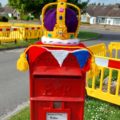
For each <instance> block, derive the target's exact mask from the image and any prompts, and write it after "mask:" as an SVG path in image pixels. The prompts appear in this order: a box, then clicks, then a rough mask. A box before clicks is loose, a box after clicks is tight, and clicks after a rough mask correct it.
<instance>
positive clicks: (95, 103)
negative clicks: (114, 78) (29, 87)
mask: <svg viewBox="0 0 120 120" xmlns="http://www.w3.org/2000/svg"><path fill="white" fill-rule="evenodd" d="M29 116H30V113H29V108H26V109H24V110H23V111H21V112H20V113H18V114H17V115H15V116H13V117H12V118H11V119H9V120H30V117H29ZM85 120H120V107H119V106H115V105H112V104H109V103H106V102H103V101H100V100H97V99H94V98H90V97H87V98H86V102H85Z"/></svg>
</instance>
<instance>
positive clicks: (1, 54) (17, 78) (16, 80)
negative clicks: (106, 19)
mask: <svg viewBox="0 0 120 120" xmlns="http://www.w3.org/2000/svg"><path fill="white" fill-rule="evenodd" d="M83 30H84V29H83ZM99 32H100V33H101V34H102V37H101V38H100V39H98V40H91V41H86V42H84V43H85V44H86V45H87V46H89V45H93V44H97V43H101V42H104V43H106V45H108V44H109V42H110V41H120V34H118V33H113V32H112V33H109V32H107V31H106V32H101V31H99ZM23 50H24V49H14V50H8V51H0V67H1V69H0V118H1V116H5V115H6V114H7V113H9V112H10V111H13V110H14V109H15V108H17V106H18V105H20V104H23V103H24V102H26V101H28V100H29V76H28V74H29V73H28V72H26V73H21V72H19V71H17V70H16V61H17V59H18V57H19V55H20V53H21V52H22V51H23ZM0 120H1V119H0Z"/></svg>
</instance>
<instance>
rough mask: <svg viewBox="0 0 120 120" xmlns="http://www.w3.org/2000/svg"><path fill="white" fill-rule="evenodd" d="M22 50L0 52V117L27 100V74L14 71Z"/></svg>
mask: <svg viewBox="0 0 120 120" xmlns="http://www.w3.org/2000/svg"><path fill="white" fill-rule="evenodd" d="M21 51H22V50H10V51H1V52H0V116H1V115H3V114H5V113H8V112H10V111H12V110H13V109H14V108H16V107H17V105H20V104H22V103H23V102H24V101H27V100H28V99H29V94H28V93H29V92H28V91H29V89H28V88H29V87H28V73H20V72H18V71H17V70H16V61H17V59H18V56H19V54H20V52H21Z"/></svg>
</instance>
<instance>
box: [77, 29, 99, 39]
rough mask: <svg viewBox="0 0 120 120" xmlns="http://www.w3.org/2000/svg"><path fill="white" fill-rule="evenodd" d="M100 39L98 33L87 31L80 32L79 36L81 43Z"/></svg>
mask: <svg viewBox="0 0 120 120" xmlns="http://www.w3.org/2000/svg"><path fill="white" fill-rule="evenodd" d="M98 37H99V34H98V33H92V32H87V31H80V32H79V34H78V38H80V40H81V41H84V40H88V39H93V38H98Z"/></svg>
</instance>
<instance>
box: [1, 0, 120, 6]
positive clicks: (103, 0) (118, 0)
mask: <svg viewBox="0 0 120 120" xmlns="http://www.w3.org/2000/svg"><path fill="white" fill-rule="evenodd" d="M82 1H86V0H82ZM90 1H91V2H97V3H99V2H102V3H105V4H106V3H116V2H117V3H120V0H90ZM0 2H1V3H2V5H5V4H7V2H8V0H0Z"/></svg>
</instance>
